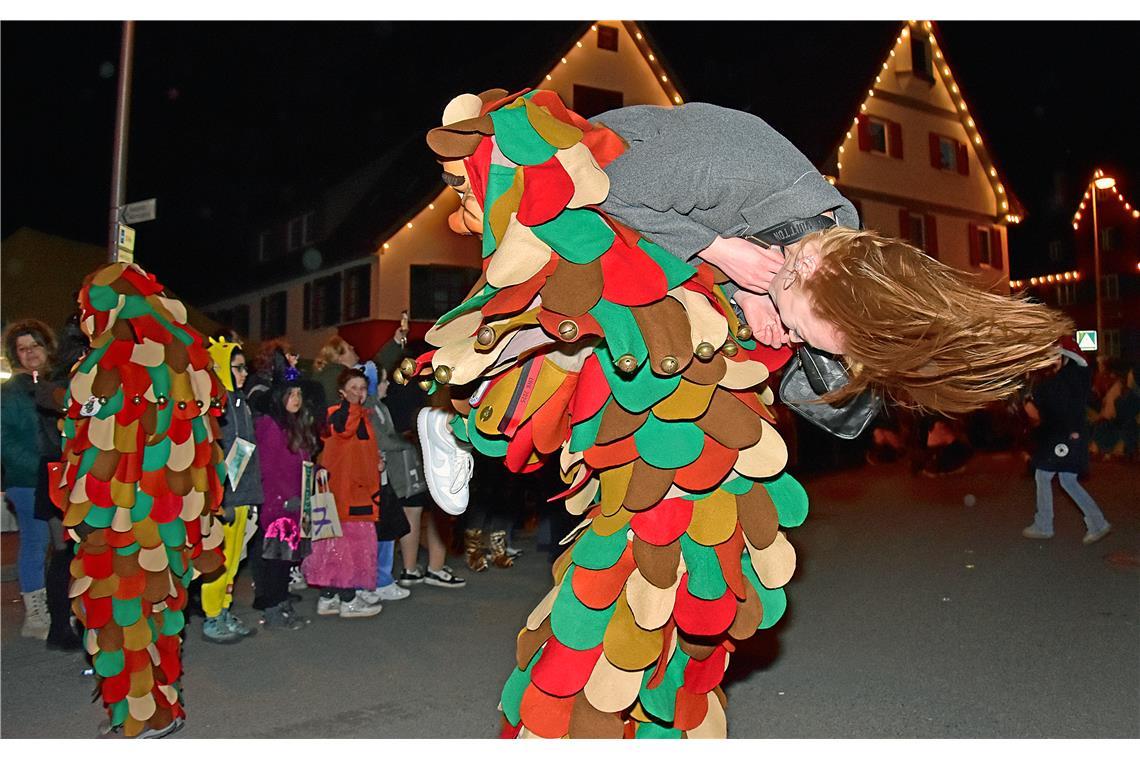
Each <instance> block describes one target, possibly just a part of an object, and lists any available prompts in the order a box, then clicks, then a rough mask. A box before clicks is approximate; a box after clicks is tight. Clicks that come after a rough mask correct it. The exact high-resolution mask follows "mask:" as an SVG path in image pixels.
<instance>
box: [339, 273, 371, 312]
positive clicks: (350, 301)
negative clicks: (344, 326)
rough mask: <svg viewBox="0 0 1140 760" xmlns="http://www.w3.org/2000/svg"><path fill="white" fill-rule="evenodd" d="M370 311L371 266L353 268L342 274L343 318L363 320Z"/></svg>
mask: <svg viewBox="0 0 1140 760" xmlns="http://www.w3.org/2000/svg"><path fill="white" fill-rule="evenodd" d="M371 311H372V265H371V264H365V265H363V266H359V267H353V268H352V269H349V270H348V271H347V272H345V273H344V318H345V320H346V321H347V320H350V319H364V318H366V317H367V316H368V315H369V313H370V312H371Z"/></svg>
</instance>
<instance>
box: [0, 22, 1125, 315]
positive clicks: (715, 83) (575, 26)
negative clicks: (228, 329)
mask: <svg viewBox="0 0 1140 760" xmlns="http://www.w3.org/2000/svg"><path fill="white" fill-rule="evenodd" d="M643 26H644V28H645V29H646V30H647V31H648V32H649V34H650V36H651V38H652V39H653V41H654V42H655V44H656V45H657V48H658V50H659V51H660V53H661V54H662V56H663V58H664V59H665V60H666V62H667V63H668V64H669V65H670V67H671V68H672V70H673V71H674V73H675V78H676V80H677V81H678V82H679V83H680V86H681V90H682V94H683V95H684V96H685V98H686V100H688V101H690V102H692V101H707V102H713V103H718V104H721V105H725V106H730V107H735V108H741V109H744V110H749V111H752V112H753V113H756V114H757V115H760V116H762V117H764V118H766V119H768V120H769V121H770V122H771V123H772V124H773V125H774V126H776V127H777V128H778V129H781V130H782V131H785V133H786V134H788V135H789V137H791V138H792V139H793V141H796V142H799V143H801V145H803V146H804V147H805V149H806V148H807V147H808V146H809V145H810V146H818V145H831V144H834V143H835V141H836V140H837V139H838V136H839V134H838V133H837V131H836V130H837V129H839V128H840V127H841V126H844V125H846V124H847V123H849V121H850V118H851V115H852V114H853V113H854V109H855V108H857V107H858V103H859V102H860V100H861V95H862V93H864V92H865V90H866V87H867V83H868V79H869V78H872V77H873V75H874V73H875V70H876V68H877V67H878V66H879V65H880V63H881V62H882V60H883V57H884V55H885V54H886V51H887V49H888V48H889V46H890V43H891V41H893V38H894V36H895V34H896V33H897V31H898V28H899V26H898V23H897V22H812V23H810V24H809V23H790V22H776V21H767V22H765V21H754V22H739V23H723V22H644V23H643ZM585 28H586V24H584V23H583V22H581V21H574V22H518V23H508V22H482V23H474V22H464V23H452V22H448V23H444V22H351V23H348V22H345V23H342V22H335V23H334V22H145V23H139V24H138V25H137V27H136V50H135V79H134V100H133V105H132V122H131V144H130V162H129V167H128V185H127V200H128V201H135V200H142V199H145V198H150V197H157V198H158V210H159V218H158V220H157V221H154V222H147V223H143V224H139V225H137V230H138V235H139V242H138V252H139V255H140V259H141V260H143V261H144V262H145V263H146V265H147V266H148V268H151V269H153V270H155V271H156V272H157V273H158V274H159V275H160V276H161V277H162V278H163V279H164V280H165V281H166V282H167V284H168V285H170V286H171V287H172V288H174V289H175V290H176V291H178V292H181V293H183V294H184V295H187V296H193V295H195V294H201V293H204V292H206V289H207V287H208V283H209V282H210V280H212V279H215V278H216V277H218V276H219V273H224V271H225V267H226V260H227V257H232V256H235V255H244V254H245V252H246V251H247V250H248V249H249V248H250V245H251V242H250V241H251V240H252V239H253V235H254V234H255V233H256V231H257V229H258V228H259V226H260V225H262V224H264V223H265V222H266V220H268V219H272V218H274V217H275V216H276V215H280V214H282V213H285V211H286V210H287V209H288V207H289V204H290V202H291V201H292V200H294V199H299V198H303V197H304V196H306V194H308V193H311V192H313V191H314V189H315V188H320V187H324V186H327V185H330V184H335V183H336V182H337V181H339V180H341V179H343V178H345V177H346V176H347V175H348V174H350V173H351V172H352V171H353V170H354V169H356V168H358V167H360V166H361V165H362V164H364V163H367V162H368V161H370V160H372V159H374V158H375V157H376V156H377V155H379V154H380V153H381V152H383V151H384V150H385V148H386V147H390V146H391V145H392V144H393V143H395V142H398V141H400V140H403V139H406V138H407V137H408V136H409V135H411V134H414V133H422V132H424V131H426V129H428V128H430V127H431V126H434V125H435V124H437V123H438V118H439V114H440V113H441V111H442V108H443V106H444V105H445V104H446V103H447V101H448V100H449V99H450V98H451V97H452V96H453V95H455V94H458V93H460V92H465V91H472V92H478V91H480V90H482V89H486V88H488V87H493V86H503V87H507V88H508V89H518V88H521V87H525V86H528V85H531V84H533V82H534V81H535V80H536V79H537V78H538V77H539V76H540V75H541V74H542V73H545V71H546V69H547V68H549V66H550V65H551V64H552V63H553V62H554V61H556V60H557V58H558V56H560V55H561V54H562V52H563V51H564V50H565V48H566V47H567V45H569V44H571V43H572V41H573V40H574V39H576V38H577V35H579V34H580V33H581V31H582V30H583V29H585ZM939 32H940V38H941V42H942V45H943V47H944V49H945V51H946V54H947V59H948V61H949V63H950V65H951V67H952V68H953V70H954V73H955V75H956V77H957V80H958V82H959V84H960V85H961V87H962V91H963V93H964V95H965V96H966V99H967V102H968V103H969V105H970V107H971V112H972V114H973V115H974V117H975V118H976V120H977V121H978V123H979V125H980V127H981V130H982V134H983V135H984V137H985V139H986V141H987V143H988V145H989V146H990V149H991V151H992V153H993V155H994V156H995V159H996V162H997V165H998V167H999V169H1000V170H1001V171H1002V172H1004V174H1005V176H1006V178H1007V179H1008V184H1009V186H1010V187H1011V188H1012V189H1013V191H1014V193H1016V195H1017V196H1018V197H1019V198H1020V200H1021V201H1022V203H1023V204H1024V205H1025V206H1026V208H1027V210H1028V213H1029V218H1028V219H1027V220H1026V222H1024V223H1023V224H1022V225H1021V226H1020V228H1017V229H1016V230H1015V232H1014V236H1013V238H1012V250H1013V256H1012V263H1013V274H1014V276H1019V277H1026V276H1029V275H1031V274H1036V273H1040V272H1045V271H1057V270H1059V269H1062V268H1064V267H1063V263H1064V262H1050V261H1048V260H1047V258H1046V257H1045V255H1044V253H1043V251H1044V249H1045V244H1046V242H1047V240H1048V238H1049V237H1050V235H1053V234H1055V233H1054V230H1055V229H1057V225H1058V224H1061V225H1063V224H1064V223H1065V222H1067V220H1068V217H1069V215H1070V214H1071V213H1072V211H1073V209H1074V207H1075V205H1076V203H1077V202H1078V201H1079V198H1080V195H1081V193H1082V192H1083V185H1084V183H1085V182H1087V181H1088V177H1089V175H1090V174H1091V172H1092V170H1093V168H1094V167H1095V166H1101V167H1103V168H1105V169H1106V170H1107V171H1108V172H1109V173H1112V174H1114V175H1115V176H1116V177H1117V179H1118V183H1119V187H1120V189H1121V190H1122V191H1123V193H1124V194H1125V196H1126V197H1127V198H1129V199H1130V200H1131V201H1132V202H1133V203H1134V204H1135V203H1136V202H1137V201H1138V200H1140V187H1138V185H1140V182H1138V181H1140V150H1138V149H1137V146H1136V134H1137V129H1136V122H1135V118H1134V116H1130V115H1129V114H1132V113H1134V106H1133V105H1132V104H1131V103H1132V101H1133V100H1134V97H1135V90H1136V82H1135V78H1136V74H1137V67H1136V65H1135V55H1136V50H1135V47H1136V40H1137V39H1140V25H1137V24H1136V23H1132V22H1112V23H1093V22H1064V23H1052V22H1050V23H1046V22H1017V23H1012V22H944V23H942V24H940V27H939ZM119 35H120V25H119V24H118V23H116V22H84V23H77V22H45V23H40V22H6V23H4V24H3V26H2V36H3V40H2V42H3V48H2V51H3V52H2V56H3V61H2V63H3V73H2V75H3V90H2V98H3V103H2V105H3V113H4V117H3V194H2V199H3V208H2V224H3V230H2V232H3V235H4V236H7V235H9V234H11V233H12V232H14V231H15V230H17V229H19V228H20V227H22V226H30V227H34V228H36V229H39V230H42V231H45V232H50V233H53V234H58V235H63V236H66V237H70V238H74V239H77V240H82V241H86V242H91V243H96V244H104V243H105V239H106V227H105V220H106V208H107V205H108V196H109V187H110V165H111V143H112V135H113V127H114V108H115V91H116V83H117V71H116V69H117V65H118V47H119ZM475 40H489V41H490V44H487V45H485V46H484V47H475V46H473V45H472V44H471V43H472V41H475ZM414 144H416V143H414ZM424 150H425V151H426V147H425V148H424ZM808 152H809V154H810V153H811V152H812V151H810V150H809V151H808ZM412 202H414V199H411V200H410V201H409V205H410V204H411V203H412Z"/></svg>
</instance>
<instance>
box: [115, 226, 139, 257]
mask: <svg viewBox="0 0 1140 760" xmlns="http://www.w3.org/2000/svg"><path fill="white" fill-rule="evenodd" d="M115 244H116V245H117V246H118V249H119V255H118V258H117V261H119V262H121V263H124V264H133V263H134V260H135V230H134V228H133V227H128V226H127V225H125V224H120V225H117V226H116V228H115Z"/></svg>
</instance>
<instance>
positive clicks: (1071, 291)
mask: <svg viewBox="0 0 1140 760" xmlns="http://www.w3.org/2000/svg"><path fill="white" fill-rule="evenodd" d="M1076 302H1077V284H1076V283H1075V282H1066V283H1062V284H1060V285H1058V286H1057V305H1058V306H1070V305H1072V304H1075V303H1076Z"/></svg>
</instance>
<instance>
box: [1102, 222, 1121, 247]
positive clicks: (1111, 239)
mask: <svg viewBox="0 0 1140 760" xmlns="http://www.w3.org/2000/svg"><path fill="white" fill-rule="evenodd" d="M1119 249H1120V228H1119V227H1105V228H1103V229H1101V231H1100V250H1101V251H1103V252H1105V253H1107V252H1109V251H1116V250H1119Z"/></svg>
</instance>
